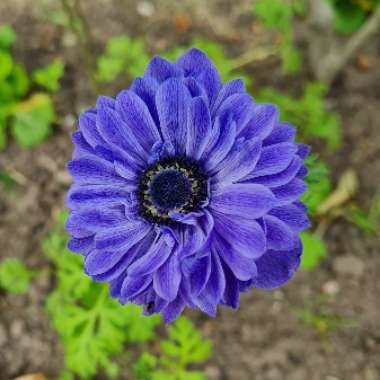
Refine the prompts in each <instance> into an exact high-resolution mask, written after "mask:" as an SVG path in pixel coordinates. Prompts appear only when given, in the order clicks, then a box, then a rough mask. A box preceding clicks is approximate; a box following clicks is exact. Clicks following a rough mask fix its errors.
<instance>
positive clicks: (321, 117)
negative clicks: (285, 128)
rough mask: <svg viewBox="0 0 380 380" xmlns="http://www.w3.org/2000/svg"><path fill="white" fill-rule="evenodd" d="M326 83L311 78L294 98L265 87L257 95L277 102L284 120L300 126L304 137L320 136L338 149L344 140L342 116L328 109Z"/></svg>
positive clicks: (299, 129)
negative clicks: (342, 139)
mask: <svg viewBox="0 0 380 380" xmlns="http://www.w3.org/2000/svg"><path fill="white" fill-rule="evenodd" d="M326 93H327V86H326V85H325V84H324V83H322V82H311V83H308V84H307V85H306V86H305V89H304V93H303V95H302V96H301V97H300V98H293V97H291V96H289V95H286V94H284V93H281V92H278V91H276V90H275V89H273V88H270V87H267V88H264V89H262V90H261V91H260V92H259V93H258V95H257V99H258V100H260V101H264V102H271V103H274V104H277V105H278V107H279V108H280V112H281V118H282V120H286V121H288V122H290V123H292V124H293V125H295V126H296V127H297V128H298V132H299V133H300V135H301V137H302V140H306V141H308V140H310V139H311V138H313V139H314V138H315V137H318V138H320V139H322V140H325V141H326V143H327V148H328V149H329V150H331V151H333V150H335V149H336V148H337V147H338V146H339V144H340V142H341V122H340V118H339V116H338V115H337V114H336V113H334V112H331V111H329V110H328V109H327V107H326V104H325V100H324V97H325V95H326Z"/></svg>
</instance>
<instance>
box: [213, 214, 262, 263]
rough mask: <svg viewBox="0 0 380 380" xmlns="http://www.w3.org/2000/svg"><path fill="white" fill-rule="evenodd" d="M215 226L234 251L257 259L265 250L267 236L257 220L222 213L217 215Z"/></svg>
mask: <svg viewBox="0 0 380 380" xmlns="http://www.w3.org/2000/svg"><path fill="white" fill-rule="evenodd" d="M215 228H216V230H217V231H218V233H219V235H220V236H223V238H224V239H225V240H226V241H227V242H228V243H229V245H230V246H231V248H232V250H233V252H234V253H235V252H236V253H238V254H239V255H242V256H245V257H248V258H249V259H257V258H258V257H260V256H261V255H262V254H263V253H264V252H265V249H266V237H265V234H264V231H263V229H262V228H261V227H260V225H259V224H258V223H257V222H256V221H255V220H251V219H243V218H237V217H233V216H227V215H222V216H218V217H215Z"/></svg>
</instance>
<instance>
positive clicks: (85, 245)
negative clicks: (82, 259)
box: [67, 236, 95, 256]
mask: <svg viewBox="0 0 380 380" xmlns="http://www.w3.org/2000/svg"><path fill="white" fill-rule="evenodd" d="M67 248H69V249H70V250H71V251H73V252H77V253H80V254H82V255H84V256H86V255H88V254H89V253H90V251H92V250H93V249H94V248H95V245H94V236H89V237H85V238H71V239H70V240H69V241H68V243H67Z"/></svg>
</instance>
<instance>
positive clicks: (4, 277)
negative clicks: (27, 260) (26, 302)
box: [0, 258, 36, 294]
mask: <svg viewBox="0 0 380 380" xmlns="http://www.w3.org/2000/svg"><path fill="white" fill-rule="evenodd" d="M35 275H36V273H35V272H34V271H30V270H29V269H28V268H27V267H26V266H25V265H24V264H23V263H22V262H21V261H20V260H17V259H13V258H8V259H5V260H3V261H2V262H0V287H1V288H3V289H5V290H6V291H7V292H9V293H11V294H24V293H26V292H27V290H28V288H29V284H30V280H31V279H32V278H33V277H34V276H35Z"/></svg>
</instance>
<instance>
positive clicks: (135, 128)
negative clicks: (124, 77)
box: [116, 90, 161, 151]
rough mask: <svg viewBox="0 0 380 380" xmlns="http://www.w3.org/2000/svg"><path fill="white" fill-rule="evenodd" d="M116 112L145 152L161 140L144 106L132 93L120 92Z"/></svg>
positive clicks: (128, 91) (127, 91)
mask: <svg viewBox="0 0 380 380" xmlns="http://www.w3.org/2000/svg"><path fill="white" fill-rule="evenodd" d="M116 110H117V111H118V112H119V113H120V115H121V116H122V118H123V120H124V121H125V123H126V125H127V126H128V128H129V130H130V131H131V132H132V133H133V134H134V136H135V138H136V140H137V141H138V142H139V143H140V144H141V146H143V147H144V148H145V149H146V150H148V151H150V149H151V147H152V145H153V144H154V143H155V142H157V141H160V140H161V136H160V133H159V132H158V129H157V126H156V124H155V122H154V121H153V118H152V116H151V114H150V112H149V109H148V107H147V106H146V104H145V103H144V102H143V101H142V100H141V98H140V97H138V96H137V95H136V94H135V93H134V92H133V91H130V90H125V91H121V92H120V93H119V94H118V96H117V97H116Z"/></svg>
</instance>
